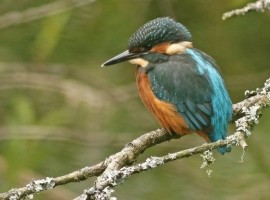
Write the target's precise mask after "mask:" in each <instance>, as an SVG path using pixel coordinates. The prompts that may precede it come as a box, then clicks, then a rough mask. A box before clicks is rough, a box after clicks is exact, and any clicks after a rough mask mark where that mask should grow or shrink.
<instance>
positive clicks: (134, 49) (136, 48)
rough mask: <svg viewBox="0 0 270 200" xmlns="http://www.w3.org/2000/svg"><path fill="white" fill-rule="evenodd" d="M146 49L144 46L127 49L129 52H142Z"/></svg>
mask: <svg viewBox="0 0 270 200" xmlns="http://www.w3.org/2000/svg"><path fill="white" fill-rule="evenodd" d="M146 51H147V49H146V48H144V47H134V48H132V49H129V52H131V53H143V52H146Z"/></svg>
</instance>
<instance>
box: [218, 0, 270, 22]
mask: <svg viewBox="0 0 270 200" xmlns="http://www.w3.org/2000/svg"><path fill="white" fill-rule="evenodd" d="M267 10H270V0H258V1H256V2H255V3H249V4H247V5H246V6H245V7H243V8H240V9H235V10H232V11H229V12H226V13H224V14H223V15H222V19H223V20H226V19H228V18H231V17H234V16H238V15H245V14H246V13H247V12H250V11H257V12H265V11H267Z"/></svg>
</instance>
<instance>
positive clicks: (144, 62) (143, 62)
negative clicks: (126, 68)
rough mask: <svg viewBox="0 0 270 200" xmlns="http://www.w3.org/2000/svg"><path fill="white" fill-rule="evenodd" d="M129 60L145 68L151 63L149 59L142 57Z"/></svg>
mask: <svg viewBox="0 0 270 200" xmlns="http://www.w3.org/2000/svg"><path fill="white" fill-rule="evenodd" d="M129 62H130V63H131V64H134V65H139V66H141V67H143V68H145V67H147V65H148V64H149V62H148V61H147V60H144V59H142V58H135V59H132V60H129Z"/></svg>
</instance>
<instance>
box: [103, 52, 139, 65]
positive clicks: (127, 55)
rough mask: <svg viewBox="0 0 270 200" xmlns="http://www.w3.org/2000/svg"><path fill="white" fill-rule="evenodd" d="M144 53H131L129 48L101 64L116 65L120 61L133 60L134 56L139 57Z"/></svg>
mask: <svg viewBox="0 0 270 200" xmlns="http://www.w3.org/2000/svg"><path fill="white" fill-rule="evenodd" d="M142 54H143V53H131V52H129V50H126V51H124V52H122V53H120V54H118V55H117V56H115V57H113V58H111V59H110V60H107V61H106V62H105V63H103V64H102V65H101V67H105V66H109V65H114V64H117V63H120V62H124V61H127V60H131V59H134V58H138V57H140V56H141V55H142Z"/></svg>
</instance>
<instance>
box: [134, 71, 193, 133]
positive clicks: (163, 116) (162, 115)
mask: <svg viewBox="0 0 270 200" xmlns="http://www.w3.org/2000/svg"><path fill="white" fill-rule="evenodd" d="M136 82H137V87H138V90H139V94H140V97H141V99H142V101H143V103H144V104H145V106H146V108H147V109H148V110H149V111H150V112H152V113H153V114H154V115H155V117H156V118H157V120H158V122H159V123H160V125H161V126H162V127H164V128H165V129H166V130H167V131H168V132H170V133H177V134H181V135H185V134H189V133H191V132H192V131H191V130H189V128H188V125H187V123H186V122H185V120H184V118H183V117H182V116H181V115H180V113H179V112H178V111H177V109H176V107H175V106H174V105H173V104H171V103H169V102H165V101H161V100H159V99H158V98H157V97H156V96H155V95H154V93H153V91H152V89H151V86H150V81H149V79H148V76H147V74H146V73H143V72H140V71H138V70H137V73H136Z"/></svg>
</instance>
